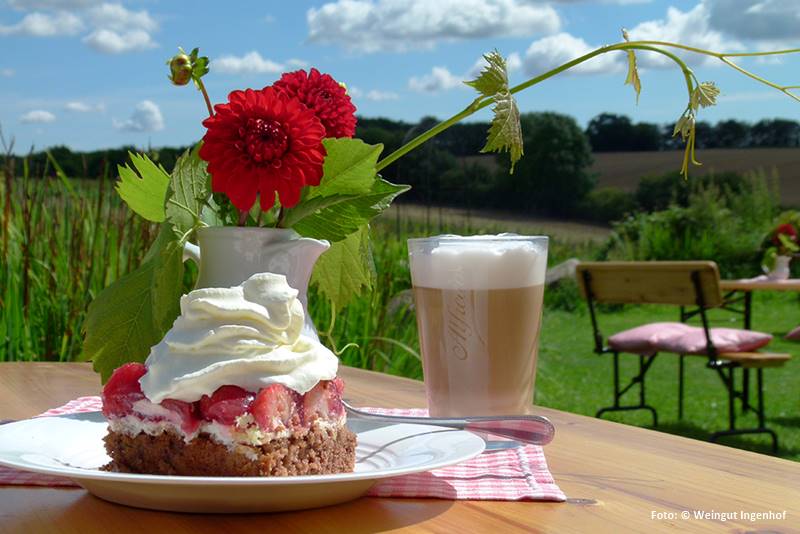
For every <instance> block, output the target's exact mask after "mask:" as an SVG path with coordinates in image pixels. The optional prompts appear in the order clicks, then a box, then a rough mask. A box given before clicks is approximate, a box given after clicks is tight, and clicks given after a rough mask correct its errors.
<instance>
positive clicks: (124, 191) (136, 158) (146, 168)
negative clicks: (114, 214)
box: [116, 152, 169, 222]
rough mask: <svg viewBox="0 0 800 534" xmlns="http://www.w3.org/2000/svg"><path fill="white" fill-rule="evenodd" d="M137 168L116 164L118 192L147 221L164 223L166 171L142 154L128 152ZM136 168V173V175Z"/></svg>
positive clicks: (167, 182) (167, 180)
mask: <svg viewBox="0 0 800 534" xmlns="http://www.w3.org/2000/svg"><path fill="white" fill-rule="evenodd" d="M128 156H129V157H130V159H131V163H133V167H134V168H135V169H136V170H133V169H131V168H130V167H129V166H128V164H125V165H124V166H123V165H118V166H117V169H118V171H119V178H120V179H119V181H118V182H117V187H116V189H117V193H119V196H120V197H122V200H124V201H125V203H126V204H127V205H128V207H129V208H130V209H132V210H133V211H134V212H136V213H138V214H139V215H141V216H142V217H144V218H145V219H147V220H148V221H153V222H163V221H164V219H165V218H166V213H165V211H164V197H165V196H166V194H167V186H168V184H169V174H167V171H165V170H164V168H163V167H161V166H160V165H156V164H155V163H153V162H152V161H151V160H150V158H148V157H147V156H146V155H144V154H134V153H132V152H129V153H128ZM137 171H138V174H137Z"/></svg>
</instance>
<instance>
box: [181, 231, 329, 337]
mask: <svg viewBox="0 0 800 534" xmlns="http://www.w3.org/2000/svg"><path fill="white" fill-rule="evenodd" d="M197 242H198V243H199V246H197V245H194V244H192V243H187V244H186V245H185V247H184V249H183V259H184V261H185V260H187V259H191V260H193V261H194V262H195V263H197V265H198V266H199V268H200V275H199V276H198V278H197V284H196V285H195V288H196V289H199V288H204V287H231V286H235V285H238V284H241V283H242V282H244V281H245V280H247V279H248V278H250V277H251V276H252V275H254V274H256V273H267V272H268V273H276V274H282V275H284V276H286V281H287V282H288V284H289V285H290V286H291V287H293V288H295V289H297V290H298V291H299V293H300V294H299V296H298V298H299V299H300V302H302V303H303V310H304V311H305V314H306V322H305V326H304V327H303V333H304V334H307V335H310V336H312V337H313V338H315V339H317V331H316V329H315V328H314V324H313V322H312V321H311V316H310V315H309V313H308V281H309V279H310V278H311V271H312V270H313V269H314V264H315V263H316V261H317V259H318V258H319V256H320V254H322V253H323V252H325V251H326V250H327V249H328V248H329V247H330V243H328V242H327V241H320V240H318V239H311V238H310V237H300V235H299V234H298V233H297V232H295V231H294V230H291V229H284V228H252V227H238V226H213V227H207V228H200V229H199V230H198V231H197Z"/></svg>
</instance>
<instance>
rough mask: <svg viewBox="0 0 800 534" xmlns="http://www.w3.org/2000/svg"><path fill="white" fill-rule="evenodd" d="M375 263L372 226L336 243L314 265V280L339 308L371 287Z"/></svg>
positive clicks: (362, 228)
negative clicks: (372, 247) (370, 237)
mask: <svg viewBox="0 0 800 534" xmlns="http://www.w3.org/2000/svg"><path fill="white" fill-rule="evenodd" d="M374 278H375V266H374V264H373V262H372V251H371V250H370V246H369V226H368V225H364V226H362V227H361V228H359V229H358V230H357V231H356V232H354V233H352V234H350V235H348V236H347V237H346V238H345V239H343V240H341V241H339V242H337V243H333V244H332V245H331V248H329V249H328V250H327V251H325V252H324V253H323V254H322V256H320V258H319V260H317V264H316V266H315V267H314V273H313V274H312V275H311V283H313V284H316V285H317V288H318V289H319V291H320V293H322V294H323V295H325V296H326V297H328V298H329V299H330V301H331V303H332V304H333V305H334V306H335V308H336V309H337V310H341V309H342V308H344V307H345V306H346V305H347V304H348V303H349V302H350V301H351V300H352V299H353V297H356V296H358V295H360V294H361V293H362V291H364V290H365V289H369V288H371V287H372V282H373V280H374Z"/></svg>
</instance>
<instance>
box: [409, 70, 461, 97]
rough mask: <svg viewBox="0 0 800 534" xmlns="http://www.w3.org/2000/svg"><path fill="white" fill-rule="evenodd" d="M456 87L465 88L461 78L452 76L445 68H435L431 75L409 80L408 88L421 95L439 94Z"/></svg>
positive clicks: (413, 77)
mask: <svg viewBox="0 0 800 534" xmlns="http://www.w3.org/2000/svg"><path fill="white" fill-rule="evenodd" d="M455 87H465V86H464V84H463V83H462V80H461V78H459V77H458V76H455V75H454V74H452V73H451V72H450V71H449V70H447V69H446V68H445V67H433V70H431V72H430V74H426V75H424V76H419V77H417V76H412V77H411V79H409V80H408V88H409V89H411V90H412V91H417V92H420V93H437V92H439V91H446V90H448V89H453V88H455Z"/></svg>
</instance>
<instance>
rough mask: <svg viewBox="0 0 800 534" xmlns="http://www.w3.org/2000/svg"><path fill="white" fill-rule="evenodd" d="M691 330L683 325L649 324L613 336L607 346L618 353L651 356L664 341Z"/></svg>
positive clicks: (690, 327)
mask: <svg viewBox="0 0 800 534" xmlns="http://www.w3.org/2000/svg"><path fill="white" fill-rule="evenodd" d="M693 328H694V327H692V326H689V325H687V324H683V323H650V324H646V325H643V326H637V327H636V328H631V329H630V330H624V331H622V332H619V333H617V334H614V335H613V336H611V337H610V338H608V346H609V347H611V348H612V349H614V350H618V351H620V352H632V353H634V354H651V353H653V352H657V351H658V350H660V349H659V347H661V346H662V344H663V343H664V342H665V341H666V340H669V339H673V338H675V337H680V336H683V335H685V334H688V333H689V332H691V331H692V329H693Z"/></svg>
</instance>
